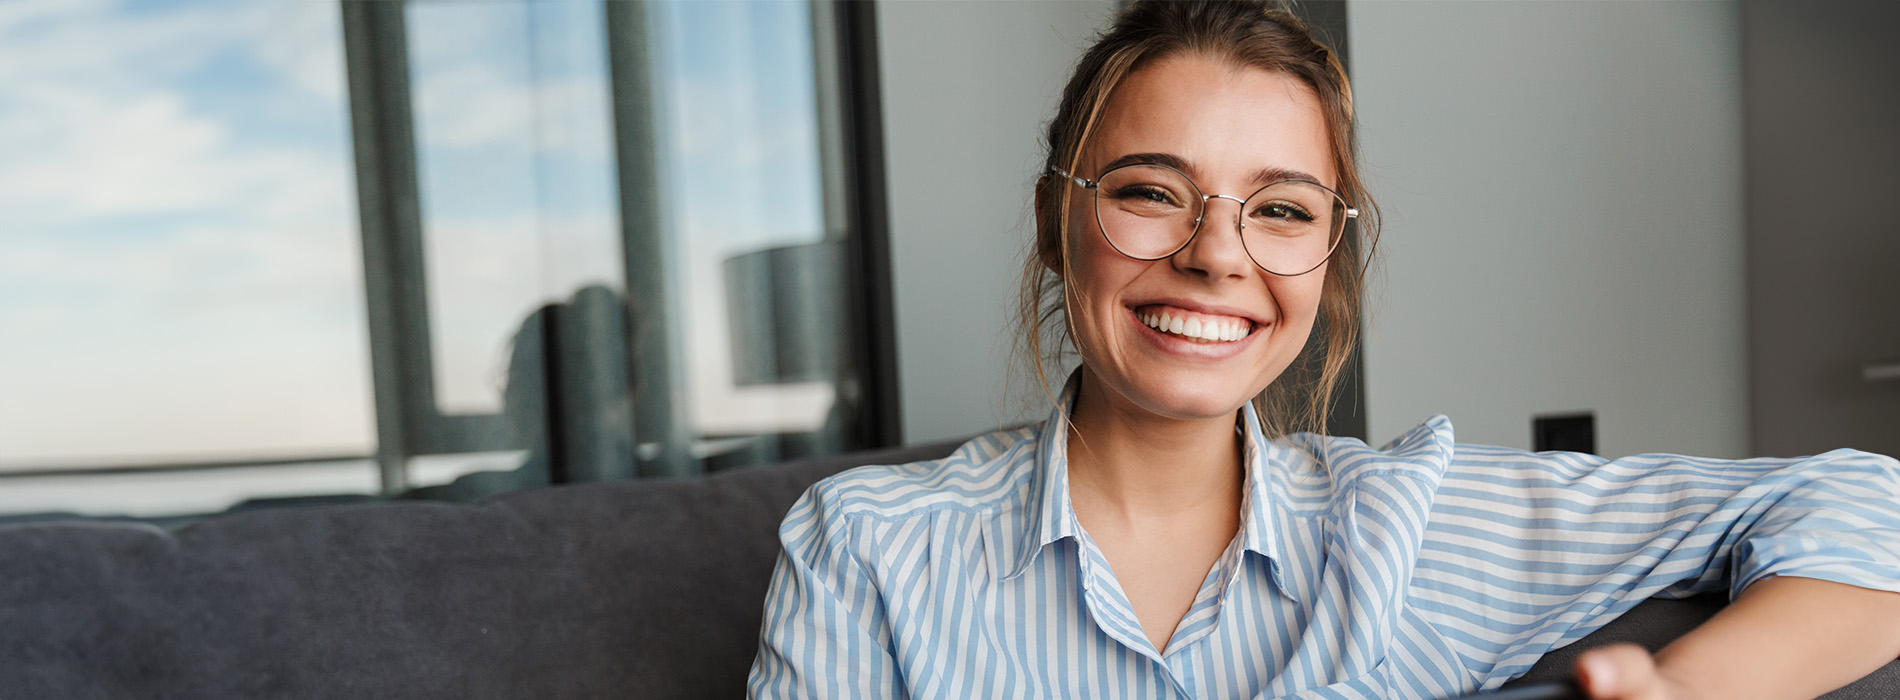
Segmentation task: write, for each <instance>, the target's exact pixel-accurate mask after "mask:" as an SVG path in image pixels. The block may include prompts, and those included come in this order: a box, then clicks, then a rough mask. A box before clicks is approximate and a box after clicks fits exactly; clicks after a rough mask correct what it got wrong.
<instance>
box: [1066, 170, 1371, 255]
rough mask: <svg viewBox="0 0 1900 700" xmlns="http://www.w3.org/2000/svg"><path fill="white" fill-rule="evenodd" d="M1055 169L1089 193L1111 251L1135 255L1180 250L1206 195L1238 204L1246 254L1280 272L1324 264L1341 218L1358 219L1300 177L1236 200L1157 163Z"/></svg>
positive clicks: (1335, 196) (1335, 197)
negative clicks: (1092, 174)
mask: <svg viewBox="0 0 1900 700" xmlns="http://www.w3.org/2000/svg"><path fill="white" fill-rule="evenodd" d="M1055 171H1056V172H1057V173H1060V174H1061V175H1062V176H1063V177H1065V178H1068V179H1069V180H1070V181H1072V182H1074V183H1075V184H1077V185H1081V186H1082V187H1083V188H1084V189H1088V190H1093V191H1094V193H1095V221H1096V223H1098V224H1100V225H1101V228H1102V236H1103V237H1104V238H1107V239H1108V244H1109V245H1110V246H1113V247H1114V248H1115V250H1116V251H1117V252H1119V253H1121V254H1122V255H1126V256H1128V257H1131V258H1134V259H1136V260H1160V259H1162V258H1166V257H1169V256H1171V255H1174V254H1175V253H1178V252H1181V249H1182V248H1186V247H1187V244H1188V241H1191V240H1194V236H1195V234H1197V233H1199V232H1200V230H1201V219H1202V218H1204V217H1206V215H1207V201H1208V200H1210V199H1216V198H1219V199H1231V200H1234V201H1235V202H1239V203H1240V212H1239V213H1238V214H1236V215H1235V226H1236V228H1238V229H1239V230H1240V245H1241V247H1242V248H1245V249H1246V251H1247V257H1250V258H1252V259H1253V262H1254V264H1255V265H1259V266H1260V269H1262V270H1266V271H1267V272H1271V273H1273V274H1276V275H1280V276H1282V277H1292V276H1295V275H1304V274H1306V273H1308V272H1312V271H1313V270H1315V269H1318V268H1319V266H1320V264H1321V263H1324V262H1326V258H1327V257H1328V256H1330V255H1332V254H1333V249H1334V248H1336V247H1338V246H1339V239H1340V238H1341V236H1342V234H1344V233H1345V231H1346V221H1347V220H1348V219H1356V218H1358V217H1359V210H1358V209H1354V208H1352V207H1349V206H1346V200H1345V198H1344V197H1341V196H1339V193H1338V192H1334V191H1332V190H1330V189H1327V188H1326V187H1325V186H1324V185H1321V184H1319V183H1317V182H1309V181H1307V180H1279V181H1277V182H1272V183H1268V184H1267V186H1265V187H1262V188H1260V189H1258V190H1255V191H1254V193H1253V194H1251V195H1248V197H1247V198H1246V199H1241V198H1239V197H1235V196H1233V195H1227V194H1201V188H1200V187H1199V186H1197V185H1195V184H1194V181H1193V180H1191V179H1189V178H1188V176H1186V175H1183V174H1182V173H1181V171H1179V170H1175V169H1174V168H1170V167H1168V166H1165V165H1154V164H1147V163H1137V164H1133V165H1124V166H1121V167H1118V168H1114V169H1111V170H1109V171H1108V172H1105V173H1102V177H1101V179H1099V180H1093V181H1091V180H1088V179H1084V178H1080V177H1076V176H1074V175H1070V174H1069V173H1068V171H1065V170H1063V169H1061V168H1056V169H1055Z"/></svg>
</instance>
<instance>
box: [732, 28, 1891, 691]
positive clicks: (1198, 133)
mask: <svg viewBox="0 0 1900 700" xmlns="http://www.w3.org/2000/svg"><path fill="white" fill-rule="evenodd" d="M1350 95H1351V93H1350V90H1349V89H1348V87H1347V82H1346V77H1345V75H1344V71H1343V70H1342V69H1341V66H1340V63H1339V61H1338V60H1337V59H1336V58H1335V57H1334V56H1333V54H1332V52H1331V51H1330V50H1329V49H1328V48H1327V47H1325V46H1324V45H1322V44H1320V43H1318V42H1317V41H1315V40H1314V39H1313V38H1312V36H1311V35H1310V34H1309V32H1308V31H1307V30H1306V28H1305V27H1304V26H1303V25H1302V24H1301V22H1300V21H1299V20H1298V19H1297V18H1295V17H1293V16H1291V15H1289V14H1286V13H1285V12H1283V11H1281V10H1278V9H1275V8H1273V7H1271V6H1269V5H1267V4H1266V3H1261V2H1165V1H1151V2H1138V3H1136V4H1134V5H1133V6H1131V7H1130V8H1129V9H1128V10H1127V11H1125V12H1124V13H1123V14H1122V15H1121V16H1120V17H1119V18H1118V19H1117V20H1116V22H1115V24H1114V26H1113V27H1112V28H1111V29H1109V30H1108V32H1107V33H1106V34H1104V35H1103V36H1102V37H1101V38H1100V39H1099V40H1097V41H1096V42H1095V44H1094V45H1093V46H1092V47H1091V48H1090V49H1089V50H1088V51H1087V52H1086V53H1085V54H1084V56H1083V57H1082V59H1081V60H1080V62H1079V63H1078V65H1077V67H1076V70H1075V73H1074V75H1073V76H1072V77H1071V79H1070V81H1069V83H1068V87H1067V89H1066V90H1065V91H1064V93H1063V98H1062V101H1061V105H1060V106H1059V108H1058V111H1057V114H1056V116H1055V118H1054V119H1053V120H1052V122H1051V126H1050V130H1049V137H1048V145H1049V149H1050V152H1049V153H1048V156H1047V159H1046V162H1045V163H1044V168H1045V172H1044V173H1043V174H1042V176H1041V177H1040V178H1039V179H1038V180H1037V184H1036V189H1035V192H1034V201H1035V206H1036V223H1037V230H1036V232H1035V241H1034V245H1033V246H1032V254H1031V257H1030V259H1029V260H1028V261H1027V262H1026V271H1025V285H1024V287H1025V288H1024V294H1023V303H1022V309H1021V316H1022V328H1023V330H1022V334H1023V337H1024V338H1025V340H1026V342H1027V344H1028V345H1029V347H1030V348H1031V352H1030V355H1031V358H1030V359H1031V361H1034V362H1040V361H1041V360H1042V359H1044V358H1043V357H1042V355H1043V354H1044V353H1043V352H1042V351H1043V350H1044V349H1051V350H1064V349H1068V348H1073V350H1074V352H1075V353H1076V354H1077V355H1079V356H1080V359H1081V366H1080V367H1079V368H1078V369H1077V370H1076V372H1075V373H1074V374H1073V375H1072V376H1071V377H1070V379H1069V381H1068V383H1067V384H1066V386H1065V388H1064V389H1063V390H1062V392H1061V394H1060V395H1059V396H1058V397H1057V401H1056V406H1055V407H1054V410H1053V411H1052V413H1051V415H1050V417H1049V418H1048V419H1047V420H1046V421H1044V422H1043V423H1041V424H1039V425H1034V426H1030V427H1026V428H1021V429H1016V430H1008V431H1002V432H997V433H992V434H989V435H985V436H982V437H979V438H977V439H975V440H972V441H970V442H969V443H968V444H965V445H964V446H963V447H962V448H960V449H959V450H958V451H957V452H956V453H955V454H953V455H951V456H950V457H948V458H946V459H944V460H940V461H934V462H922V463H916V464H908V465H896V466H882V467H864V468H860V469H857V470H853V471H850V472H846V473H844V474H841V475H839V476H836V477H833V478H831V479H827V480H825V481H823V482H820V483H819V484H817V485H816V486H814V487H813V488H812V489H811V490H810V491H808V492H807V493H806V495H805V496H804V498H802V499H801V500H800V502H799V503H798V504H797V505H796V506H794V507H793V509H792V511H791V513H790V515H788V516H787V518H786V520H785V522H784V524H783V526H782V527H781V530H780V536H781V539H782V541H783V543H784V546H785V549H784V552H783V554H782V556H781V558H780V560H779V564H778V569H777V572H776V573H775V574H774V578H773V583H772V591H771V593H770V596H769V597H768V599H767V601H766V613H765V624H764V629H763V633H762V639H761V644H760V650H759V656H758V658H757V661H756V663H755V665H754V667H753V676H752V680H751V693H752V695H754V696H756V697H915V698H925V697H928V698H938V697H941V698H964V697H1095V696H1109V697H1197V698H1198V697H1210V698H1212V697H1218V698H1247V697H1258V698H1282V697H1284V698H1365V699H1371V698H1382V699H1384V698H1434V697H1443V696H1450V695H1456V694H1461V693H1464V692H1468V691H1471V690H1477V689H1492V688H1496V687H1498V686H1500V685H1502V684H1504V683H1505V682H1507V681H1509V680H1511V679H1513V678H1516V677H1518V676H1519V675H1522V674H1523V673H1524V672H1525V671H1526V670H1527V669H1528V668H1529V667H1530V666H1531V665H1532V663H1534V662H1535V661H1536V660H1537V659H1538V658H1539V657H1541V656H1542V655H1544V654H1545V653H1546V652H1548V651H1550V650H1552V649H1554V648H1556V647H1559V646H1562V645H1564V644H1567V643H1569V642H1572V641H1575V640H1577V639H1579V638H1581V637H1583V636H1585V635H1587V634H1589V633H1590V632H1592V631H1594V630H1596V629H1598V628H1600V627H1602V626H1603V625H1604V624H1606V623H1607V622H1609V621H1610V620H1612V619H1614V618H1615V617H1616V616H1618V615H1620V614H1621V613H1623V612H1625V611H1627V610H1629V609H1630V608H1631V607H1632V606H1634V605H1636V604H1637V603H1639V602H1641V601H1643V600H1645V599H1647V598H1649V597H1650V596H1652V595H1656V594H1659V593H1668V594H1670V595H1686V594H1692V593H1698V592H1704V591H1720V590H1727V591H1730V592H1731V593H1733V594H1735V595H1738V596H1740V597H1739V599H1738V601H1737V603H1736V604H1735V605H1733V606H1731V607H1730V608H1728V609H1727V610H1726V611H1725V612H1724V613H1723V614H1722V615H1720V616H1718V617H1717V618H1715V620H1713V621H1712V622H1710V623H1709V624H1708V625H1706V626H1704V627H1703V628H1701V629H1698V630H1697V631H1695V632H1693V633H1691V634H1689V635H1687V636H1685V637H1683V638H1682V639H1681V640H1679V641H1678V642H1676V643H1675V644H1673V645H1671V646H1670V647H1668V648H1667V649H1665V650H1663V651H1662V652H1661V653H1659V654H1657V655H1656V656H1654V657H1652V656H1651V655H1650V654H1648V653H1647V652H1645V651H1643V650H1641V649H1640V648H1635V647H1619V648H1611V649H1606V650H1600V651H1596V652H1591V653H1587V654H1585V655H1584V656H1582V657H1581V659H1580V661H1579V666H1578V669H1577V673H1578V675H1579V677H1580V681H1581V683H1582V685H1583V687H1584V688H1585V689H1586V690H1587V691H1588V695H1589V697H1591V698H1594V699H1596V700H1609V699H1611V698H1623V699H1628V700H1636V699H1644V700H1660V699H1664V698H1690V697H1736V698H1740V697H1761V698H1782V697H1785V698H1800V697H1813V696H1815V695H1818V694H1819V693H1821V692H1825V691H1826V690H1828V689H1830V688H1833V687H1836V686H1839V685H1841V684H1842V683H1845V682H1847V681H1849V680H1851V679H1853V678H1855V677H1857V676H1859V675H1861V674H1864V673H1866V672H1867V671H1869V670H1871V669H1873V668H1875V667H1878V666H1879V665H1880V664H1882V663H1885V662H1887V661H1890V660H1892V659H1894V658H1895V657H1896V656H1897V655H1900V594H1896V593H1894V592H1893V591H1900V464H1896V463H1895V462H1894V460H1892V459H1890V458H1886V457H1880V456H1877V455H1870V454H1865V453H1858V452H1852V451H1846V450H1841V451H1835V452H1830V453H1827V454H1824V455H1821V456H1819V457H1813V458H1802V459H1790V460H1775V459H1760V460H1749V461H1742V462H1726V461H1719V460H1706V459H1697V458H1689V457H1677V456H1669V455H1642V456H1637V457H1630V458H1625V459H1619V460H1605V459H1603V458H1600V457H1597V456H1594V455H1585V454H1575V453H1554V452H1552V453H1528V452H1523V451H1520V450H1512V449H1505V448H1495V447H1483V446H1474V445H1461V444H1458V443H1456V442H1455V441H1454V439H1453V434H1452V427H1451V422H1450V421H1449V420H1448V419H1446V418H1444V417H1442V416H1440V417H1436V418H1433V419H1431V420H1428V421H1426V422H1425V423H1424V424H1422V425H1420V426H1418V427H1417V428H1415V429H1413V430H1411V431H1410V432H1408V433H1407V434H1405V435H1404V436H1401V437H1400V438H1399V439H1397V440H1395V441H1394V442H1393V443H1392V444H1390V445H1388V446H1386V447H1384V448H1379V449H1375V448H1372V447H1370V446H1368V445H1366V444H1365V443H1363V442H1361V441H1359V440H1355V439H1350V438H1339V437H1330V436H1325V435H1323V434H1316V433H1315V432H1302V433H1292V432H1290V430H1291V429H1297V428H1307V429H1317V428H1318V427H1319V426H1322V425H1324V409H1325V406H1326V405H1327V402H1328V400H1329V398H1330V392H1331V385H1332V383H1333V381H1334V378H1335V377H1336V376H1337V374H1338V371H1339V368H1340V366H1341V365H1342V364H1343V362H1344V357H1345V356H1346V354H1347V353H1349V352H1350V351H1351V348H1352V344H1353V337H1352V335H1351V329H1353V328H1355V327H1357V325H1358V295H1359V290H1360V288H1361V286H1362V284H1363V278H1362V276H1363V270H1364V267H1363V256H1364V255H1366V253H1367V251H1369V250H1370V249H1371V247H1372V246H1371V241H1372V239H1373V238H1374V237H1375V236H1376V221H1375V220H1374V218H1373V217H1372V216H1370V212H1371V211H1372V206H1371V201H1370V198H1369V196H1368V195H1367V193H1366V191H1365V188H1364V187H1363V186H1361V184H1360V183H1359V180H1358V177H1357V169H1356V168H1357V155H1356V153H1355V147H1354V139H1353V135H1352V134H1353V118H1352V108H1351V105H1352V100H1351V97H1350ZM1362 210H1363V212H1364V214H1363V215H1362V214H1361V211H1362ZM1354 219H1359V221H1358V223H1357V225H1349V221H1351V220H1354ZM1045 325H1049V326H1055V327H1056V328H1057V329H1058V332H1054V333H1050V332H1048V331H1047V330H1046V329H1045ZM1319 327H1324V328H1325V329H1326V330H1325V333H1324V334H1323V337H1320V338H1317V339H1316V338H1315V337H1314V335H1315V329H1316V328H1319ZM1045 334H1047V335H1048V336H1049V337H1051V338H1054V340H1052V341H1050V342H1051V346H1049V347H1047V348H1045V346H1044V345H1043V343H1044V339H1045ZM1303 355H1305V356H1307V357H1309V358H1313V359H1315V360H1317V361H1318V363H1319V365H1320V366H1321V367H1322V368H1323V369H1322V371H1321V372H1320V373H1318V376H1317V379H1316V380H1314V381H1302V379H1303V378H1302V377H1301V376H1299V373H1296V372H1292V371H1290V370H1289V368H1290V367H1293V366H1294V365H1295V363H1296V362H1298V361H1300V360H1301V358H1302V356H1303ZM1819 610H1828V611H1830V612H1826V613H1821V612H1817V611H1819ZM1869 619H1873V620H1877V621H1878V622H1877V623H1875V624H1868V622H1867V621H1868V620H1869Z"/></svg>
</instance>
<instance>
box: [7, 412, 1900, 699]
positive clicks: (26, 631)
mask: <svg viewBox="0 0 1900 700" xmlns="http://www.w3.org/2000/svg"><path fill="white" fill-rule="evenodd" d="M953 446H954V445H953V444H950V443H942V444H936V445H928V446H923V447H916V448H907V449H900V450H888V451H883V452H875V453H865V454H858V455H851V456H846V457H835V458H827V459H818V460H809V461H802V462H795V463H789V464H783V465H777V466H773V467H764V468H754V469H748V470H741V471H733V472H726V473H720V474H717V475H714V476H711V477H708V478H705V479H701V480H696V481H645V482H620V483H608V484H593V485H585V486H570V487H558V488H547V489H540V490H535V491H527V492H521V493H516V494H511V495H507V496H503V497H500V498H496V499H493V500H490V501H488V502H485V503H482V504H479V505H449V504H442V503H429V502H388V503H371V504H358V505H329V506H318V507H305V508H278V509H269V510H253V511H247V512H237V513H231V514H226V515H222V516H218V517H213V518H208V519H204V520H201V521H198V522H194V523H191V524H188V525H184V526H182V527H178V528H176V529H164V528H159V527H155V526H151V525H144V524H136V523H101V522H83V521H66V522H46V523H25V524H13V525H0V698H5V699H7V700H13V699H16V698H60V699H65V698H329V697H334V698H385V697H386V698H404V699H406V700H421V699H424V698H610V697H624V698H736V697H740V696H741V695H743V692H744V681H745V674H746V669H747V668H748V666H749V665H750V664H751V662H752V657H753V654H754V652H755V650H756V647H757V635H758V629H759V620H760V602H761V601H762V600H763V598H764V593H765V588H766V583H767V580H768V578H769V577H770V574H771V570H772V566H773V563H774V560H775V557H776V556H777V551H778V547H777V538H776V536H775V533H776V530H777V525H778V521H779V519H780V518H781V517H782V516H783V515H784V513H785V511H786V510H787V509H788V508H790V506H791V504H792V501H793V500H794V499H796V498H797V497H798V495H799V494H800V493H801V492H803V491H804V489H805V487H806V486H807V485H809V484H811V483H812V482H813V481H816V480H818V479H820V478H822V477H824V476H826V475H828V474H832V473H834V472H837V471H839V470H842V469H844V468H846V467H850V466H854V465H857V464H865V463H892V462H905V461H911V460H917V459H930V458H935V457H940V456H942V455H945V454H948V453H949V451H950V449H951V448H952V447H953ZM1719 606H1720V601H1714V602H1710V601H1706V600H1704V601H1689V602H1676V601H1650V602H1648V603H1645V604H1644V606H1643V607H1640V608H1638V609H1637V612H1634V613H1631V614H1630V615H1627V616H1625V617H1624V618H1623V619H1621V620H1618V621H1617V623H1616V624H1614V625H1612V626H1611V627H1609V628H1607V629H1605V630H1603V631H1601V632H1599V633H1598V634H1597V635H1595V636H1593V637H1592V638H1590V639H1588V640H1586V641H1585V643H1583V644H1579V645H1575V648H1581V647H1582V646H1587V645H1593V644H1597V643H1601V642H1604V641H1611V640H1619V639H1627V640H1635V641H1640V642H1644V643H1647V644H1649V645H1650V646H1652V647H1656V646H1659V645H1660V644H1662V643H1663V642H1666V641H1667V640H1668V639H1670V638H1672V637H1673V636H1674V635H1675V634H1677V633H1679V632H1680V631H1681V630H1682V629H1685V628H1686V627H1688V626H1691V625H1693V624H1694V623H1695V622H1697V621H1699V620H1701V619H1703V618H1706V617H1707V616H1708V615H1709V614H1710V613H1712V612H1713V611H1714V610H1715V609H1717V608H1719ZM1566 651H1568V650H1565V651H1560V652H1558V653H1556V654H1552V655H1551V656H1550V657H1549V658H1546V659H1545V662H1544V663H1543V664H1540V665H1539V667H1538V668H1537V669H1536V670H1534V671H1533V672H1532V674H1531V675H1530V676H1528V677H1527V678H1531V679H1535V678H1540V677H1549V676H1552V675H1554V674H1559V673H1562V671H1563V669H1564V668H1566V664H1567V660H1568V658H1569V654H1567V653H1565V652H1566ZM1829 697H1830V698H1838V699H1839V700H1847V699H1850V698H1851V699H1854V700H1872V699H1875V698H1878V699H1880V700H1892V699H1893V698H1896V697H1900V664H1896V665H1889V666H1888V667H1887V668H1886V669H1884V670H1883V671H1882V672H1881V673H1879V674H1876V676H1875V677H1872V678H1869V679H1868V680H1865V681H1862V682H1861V683H1859V684H1856V685H1855V686H1850V687H1849V688H1848V689H1844V690H1842V691H1840V692H1838V693H1836V694H1835V695H1832V696H1829Z"/></svg>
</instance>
